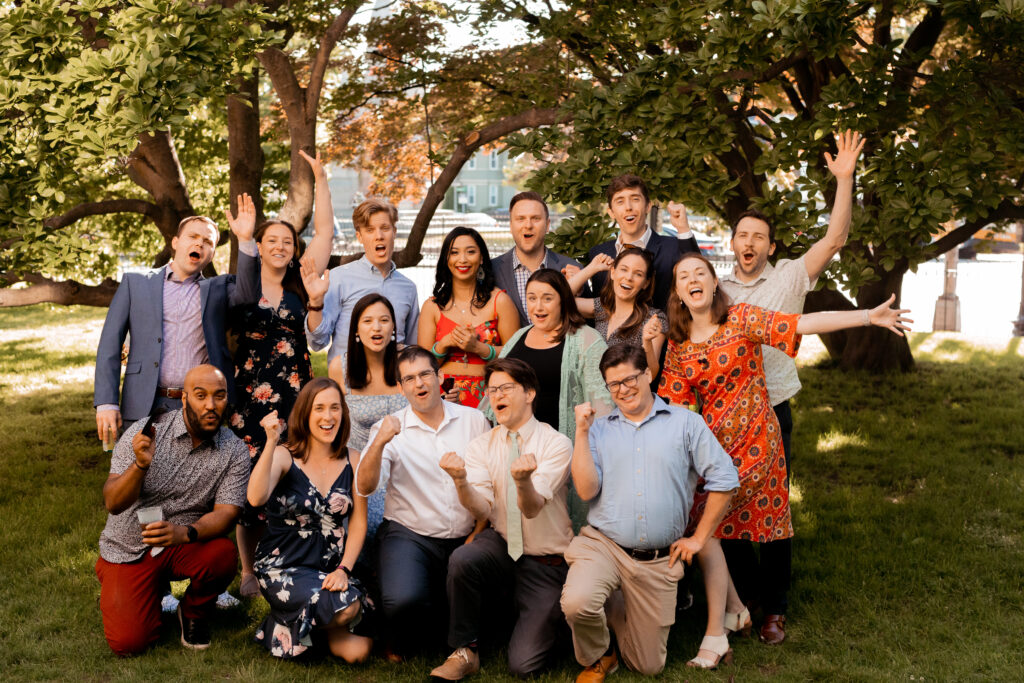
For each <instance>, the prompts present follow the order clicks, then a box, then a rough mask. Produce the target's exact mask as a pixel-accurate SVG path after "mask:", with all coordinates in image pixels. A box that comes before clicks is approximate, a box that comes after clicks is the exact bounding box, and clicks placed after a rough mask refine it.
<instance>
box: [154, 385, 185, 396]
mask: <svg viewBox="0 0 1024 683" xmlns="http://www.w3.org/2000/svg"><path fill="white" fill-rule="evenodd" d="M156 395H157V396H163V397H164V398H181V397H182V396H184V395H185V390H184V389H178V388H176V387H171V388H168V387H157V388H156Z"/></svg>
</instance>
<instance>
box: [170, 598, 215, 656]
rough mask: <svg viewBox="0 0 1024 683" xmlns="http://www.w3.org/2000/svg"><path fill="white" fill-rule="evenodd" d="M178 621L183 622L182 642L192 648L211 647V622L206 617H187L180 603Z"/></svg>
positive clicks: (203, 648)
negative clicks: (182, 611)
mask: <svg viewBox="0 0 1024 683" xmlns="http://www.w3.org/2000/svg"><path fill="white" fill-rule="evenodd" d="M178 623H179V624H181V644H182V645H184V646H185V647H187V648H189V649H190V650H205V649H206V648H208V647H210V624H209V622H207V620H206V619H186V618H185V615H184V614H182V613H181V605H180V604H179V605H178Z"/></svg>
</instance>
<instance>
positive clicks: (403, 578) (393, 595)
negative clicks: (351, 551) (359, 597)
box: [377, 519, 466, 655]
mask: <svg viewBox="0 0 1024 683" xmlns="http://www.w3.org/2000/svg"><path fill="white" fill-rule="evenodd" d="M377 541H378V548H377V552H378V564H377V567H378V575H379V576H380V601H381V611H382V612H383V614H384V620H385V622H386V624H385V629H386V630H387V633H388V635H389V637H390V639H391V641H390V645H391V649H392V651H393V652H395V653H396V654H400V655H407V654H410V653H412V652H413V651H415V650H418V649H420V646H426V647H431V646H433V647H438V646H440V645H441V643H442V640H443V635H444V633H445V630H446V623H447V618H448V614H447V611H448V609H447V608H448V603H447V600H446V599H445V577H446V576H447V574H448V558H449V557H450V556H451V554H452V552H454V551H455V549H456V548H458V547H460V546H461V545H462V544H463V543H465V541H466V537H465V536H460V537H459V538H450V539H449V538H431V537H429V536H421V535H420V534H417V533H416V532H414V531H411V530H409V529H408V528H406V527H404V526H402V525H401V524H399V523H398V522H395V521H393V520H390V519H385V520H384V522H383V523H382V524H381V525H380V528H379V529H378V530H377Z"/></svg>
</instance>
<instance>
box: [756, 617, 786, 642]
mask: <svg viewBox="0 0 1024 683" xmlns="http://www.w3.org/2000/svg"><path fill="white" fill-rule="evenodd" d="M759 635H760V637H761V642H762V643H766V644H768V645H778V644H779V643H781V642H782V641H783V640H785V639H786V615H785V614H769V615H768V616H766V617H765V618H764V623H763V624H761V632H760V634H759Z"/></svg>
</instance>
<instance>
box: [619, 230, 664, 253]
mask: <svg viewBox="0 0 1024 683" xmlns="http://www.w3.org/2000/svg"><path fill="white" fill-rule="evenodd" d="M653 234H654V233H653V232H652V231H651V228H650V226H647V229H646V230H644V234H642V235H640V239H638V240H633V241H632V242H628V243H627V244H623V242H622V233H621V232H620V233H619V236H618V237H616V238H615V253H616V254H618V253H619V252H620V251H622V248H623V247H625V246H631V247H639V248H640V249H646V248H647V244H648V243H649V242H650V241H651V235H653Z"/></svg>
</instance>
